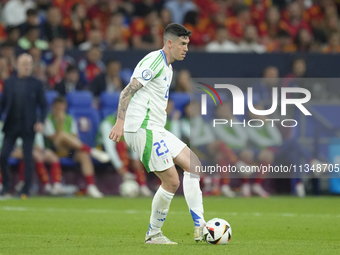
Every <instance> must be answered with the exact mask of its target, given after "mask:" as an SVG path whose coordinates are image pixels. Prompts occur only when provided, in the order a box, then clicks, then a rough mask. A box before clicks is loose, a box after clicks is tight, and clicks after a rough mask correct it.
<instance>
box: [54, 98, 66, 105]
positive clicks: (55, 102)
mask: <svg viewBox="0 0 340 255" xmlns="http://www.w3.org/2000/svg"><path fill="white" fill-rule="evenodd" d="M58 103H65V104H67V100H66V98H65V97H64V96H58V97H56V98H55V99H54V100H53V103H52V105H55V104H58Z"/></svg>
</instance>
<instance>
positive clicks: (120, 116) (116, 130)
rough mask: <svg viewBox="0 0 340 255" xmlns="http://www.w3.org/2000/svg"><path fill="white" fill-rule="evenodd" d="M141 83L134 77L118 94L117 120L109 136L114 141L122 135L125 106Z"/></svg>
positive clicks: (140, 86)
mask: <svg viewBox="0 0 340 255" xmlns="http://www.w3.org/2000/svg"><path fill="white" fill-rule="evenodd" d="M142 87H143V85H142V84H141V83H140V82H139V81H138V80H137V79H135V78H133V79H132V80H131V82H130V83H129V84H128V85H127V86H126V87H125V89H123V91H122V92H121V93H120V96H119V103H118V111H117V121H116V124H115V125H114V126H113V128H112V130H111V133H110V135H109V138H110V139H111V140H113V141H115V142H117V143H118V142H119V140H120V138H121V137H122V135H123V132H124V130H123V128H124V121H125V115H126V111H127V108H128V106H129V103H130V100H131V97H132V96H133V95H134V94H135V93H136V92H137V91H138V90H139V89H140V88H142Z"/></svg>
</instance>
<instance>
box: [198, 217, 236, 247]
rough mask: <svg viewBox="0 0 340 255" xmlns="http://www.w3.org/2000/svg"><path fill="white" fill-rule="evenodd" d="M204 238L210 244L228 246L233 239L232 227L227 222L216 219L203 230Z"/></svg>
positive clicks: (210, 221)
mask: <svg viewBox="0 0 340 255" xmlns="http://www.w3.org/2000/svg"><path fill="white" fill-rule="evenodd" d="M203 237H204V240H205V241H206V242H207V243H210V244H227V243H228V242H229V241H230V239H231V226H230V224H229V223H228V222H227V221H226V220H223V219H218V218H214V219H212V220H209V221H208V222H207V224H206V225H205V227H204V228H203Z"/></svg>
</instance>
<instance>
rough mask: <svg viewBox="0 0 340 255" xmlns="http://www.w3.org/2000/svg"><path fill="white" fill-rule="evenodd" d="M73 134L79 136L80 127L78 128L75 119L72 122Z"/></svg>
mask: <svg viewBox="0 0 340 255" xmlns="http://www.w3.org/2000/svg"><path fill="white" fill-rule="evenodd" d="M71 134H72V135H78V127H77V122H76V121H75V119H73V120H72V124H71Z"/></svg>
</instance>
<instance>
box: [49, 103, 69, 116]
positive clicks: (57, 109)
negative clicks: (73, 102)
mask: <svg viewBox="0 0 340 255" xmlns="http://www.w3.org/2000/svg"><path fill="white" fill-rule="evenodd" d="M66 108H67V105H66V103H62V102H58V103H55V104H54V105H53V107H52V114H53V116H59V115H60V114H63V113H65V112H66Z"/></svg>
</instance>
